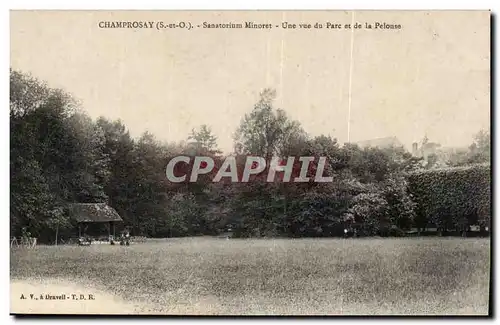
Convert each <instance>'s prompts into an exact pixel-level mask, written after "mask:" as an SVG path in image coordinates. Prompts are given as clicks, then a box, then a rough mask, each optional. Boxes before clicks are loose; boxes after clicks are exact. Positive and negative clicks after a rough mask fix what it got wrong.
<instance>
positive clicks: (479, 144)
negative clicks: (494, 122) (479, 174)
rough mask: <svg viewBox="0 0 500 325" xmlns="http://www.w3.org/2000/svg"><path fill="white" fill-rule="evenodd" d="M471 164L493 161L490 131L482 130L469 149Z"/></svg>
mask: <svg viewBox="0 0 500 325" xmlns="http://www.w3.org/2000/svg"><path fill="white" fill-rule="evenodd" d="M469 150H470V154H469V159H468V162H469V163H486V162H488V163H489V162H490V159H491V136H490V131H489V130H480V131H479V132H478V133H477V134H476V135H475V136H474V141H473V143H472V144H471V145H470V147H469Z"/></svg>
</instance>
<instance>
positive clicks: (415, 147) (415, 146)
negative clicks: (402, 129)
mask: <svg viewBox="0 0 500 325" xmlns="http://www.w3.org/2000/svg"><path fill="white" fill-rule="evenodd" d="M411 152H412V154H413V156H418V143H416V142H413V144H412V147H411Z"/></svg>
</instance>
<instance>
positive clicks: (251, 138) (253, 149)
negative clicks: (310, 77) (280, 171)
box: [234, 89, 306, 159]
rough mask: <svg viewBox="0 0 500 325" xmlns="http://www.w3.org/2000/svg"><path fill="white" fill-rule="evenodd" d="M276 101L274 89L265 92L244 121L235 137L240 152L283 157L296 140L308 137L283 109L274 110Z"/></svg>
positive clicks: (236, 147)
mask: <svg viewBox="0 0 500 325" xmlns="http://www.w3.org/2000/svg"><path fill="white" fill-rule="evenodd" d="M275 98H276V92H275V91H274V90H272V89H265V90H264V91H263V92H262V93H261V94H260V99H259V101H258V102H257V104H255V106H254V108H253V110H252V111H251V112H250V113H249V114H246V115H245V117H244V118H243V119H242V120H241V122H240V126H239V127H238V129H237V130H236V132H235V135H234V140H235V149H236V150H238V151H239V152H238V153H242V154H251V155H259V156H261V157H266V158H267V159H270V158H271V157H272V156H273V155H278V156H282V155H283V154H284V151H285V148H287V147H288V146H289V144H290V143H291V142H292V141H294V140H295V139H297V138H300V137H304V138H305V137H306V133H305V131H304V130H303V129H302V127H301V126H300V123H299V122H297V121H293V120H290V119H289V118H288V116H287V114H286V113H285V111H284V110H282V109H274V108H273V101H274V99H275Z"/></svg>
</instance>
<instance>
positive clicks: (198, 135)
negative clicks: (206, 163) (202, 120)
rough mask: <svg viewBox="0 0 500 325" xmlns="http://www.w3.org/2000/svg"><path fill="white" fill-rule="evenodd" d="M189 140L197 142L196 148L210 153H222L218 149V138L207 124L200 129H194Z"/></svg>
mask: <svg viewBox="0 0 500 325" xmlns="http://www.w3.org/2000/svg"><path fill="white" fill-rule="evenodd" d="M188 139H189V140H193V141H195V145H196V146H198V147H199V148H200V149H204V150H206V151H207V152H209V153H212V154H216V153H221V151H220V150H219V149H218V148H217V137H216V136H215V135H213V133H212V129H211V128H210V127H209V126H208V125H206V124H203V125H201V126H200V127H199V128H198V129H193V130H192V131H191V134H190V135H189V137H188Z"/></svg>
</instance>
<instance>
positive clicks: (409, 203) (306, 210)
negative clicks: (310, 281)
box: [10, 70, 490, 243]
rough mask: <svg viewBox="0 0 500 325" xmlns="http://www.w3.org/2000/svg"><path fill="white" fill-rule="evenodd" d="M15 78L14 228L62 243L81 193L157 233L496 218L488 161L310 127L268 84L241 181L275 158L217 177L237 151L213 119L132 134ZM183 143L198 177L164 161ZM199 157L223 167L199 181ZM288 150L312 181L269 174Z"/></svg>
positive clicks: (307, 232)
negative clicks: (164, 132) (436, 163)
mask: <svg viewBox="0 0 500 325" xmlns="http://www.w3.org/2000/svg"><path fill="white" fill-rule="evenodd" d="M10 83H11V87H10V88H11V89H10V171H11V175H10V186H11V188H10V201H11V210H10V226H11V227H10V230H11V234H12V235H13V236H20V235H21V231H22V229H23V228H26V229H28V230H29V231H30V232H31V233H32V234H33V236H36V237H38V238H39V241H40V242H50V243H52V242H54V239H55V238H54V237H55V234H56V233H57V234H58V235H59V236H64V237H68V236H74V234H75V224H74V221H73V220H72V219H71V218H70V216H69V215H68V213H67V212H66V210H65V207H66V206H67V205H68V204H70V203H78V202H80V203H85V202H106V203H108V204H109V205H110V206H112V207H113V208H115V209H116V210H117V211H118V213H119V214H120V216H121V217H122V218H123V220H124V223H123V225H121V226H122V227H127V228H128V229H130V231H131V234H132V235H133V236H141V235H144V236H150V237H172V236H195V235H213V234H217V233H219V232H223V231H224V230H225V229H227V228H228V227H229V226H231V228H232V229H234V230H235V232H236V236H241V237H252V236H268V237H270V236H290V237H304V236H314V237H318V236H342V235H343V233H344V232H343V231H344V228H345V227H346V226H348V225H349V223H350V222H352V221H354V222H355V223H356V224H358V225H360V227H361V228H360V229H361V230H362V232H363V233H364V234H365V235H377V234H378V235H380V234H390V233H391V232H392V233H393V234H398V231H399V230H397V229H403V230H406V229H408V228H410V227H412V226H417V227H420V228H425V226H426V224H427V223H428V222H435V223H438V224H440V225H441V226H442V227H445V228H450V227H458V226H460V227H463V226H464V225H468V224H471V223H473V222H476V221H477V222H480V223H481V224H482V225H483V226H486V225H488V224H489V213H490V211H489V204H490V197H489V195H490V188H489V186H490V185H489V184H490V178H489V167H488V168H487V169H485V167H477V166H476V167H467V168H468V169H467V168H465V169H450V170H429V171H422V161H421V158H417V157H413V156H412V154H410V153H409V152H407V151H406V150H405V149H404V148H402V147H393V148H382V149H380V148H363V149H362V148H360V147H358V146H357V145H354V144H344V145H340V144H339V143H338V141H337V139H335V138H334V137H331V136H329V135H328V136H326V135H318V136H314V137H313V136H310V135H308V134H307V133H306V132H305V131H304V130H303V129H302V126H301V125H300V123H299V122H298V121H294V120H292V119H290V118H289V117H288V116H287V114H286V113H285V111H284V110H282V109H276V108H274V107H273V101H274V99H275V96H276V94H275V92H274V91H273V90H270V89H266V90H264V91H263V92H262V93H261V96H260V99H259V101H258V102H257V103H256V104H255V106H254V107H253V109H252V110H251V111H250V112H249V113H248V114H246V115H245V117H244V118H243V119H242V120H241V121H240V124H239V126H238V128H237V132H236V133H235V148H236V149H237V150H236V151H237V152H236V153H235V154H234V155H231V156H230V157H231V158H232V159H234V162H235V166H234V167H236V169H237V175H238V180H241V179H242V173H243V169H244V166H245V162H246V158H247V157H248V156H252V155H258V156H261V157H265V158H266V164H267V165H266V169H264V171H263V172H261V173H260V174H257V175H252V176H251V177H250V180H249V182H247V183H234V182H232V181H231V179H229V178H228V177H226V178H224V179H223V181H221V182H219V183H214V182H213V178H214V177H215V175H216V174H217V172H218V171H219V170H220V169H221V168H222V167H224V165H223V163H224V162H225V159H226V158H228V156H227V155H222V153H221V152H220V151H219V150H218V149H217V138H216V137H215V135H214V134H213V133H212V131H211V129H210V127H209V126H208V125H202V126H200V127H199V128H198V129H193V130H192V132H191V134H190V135H189V139H188V140H193V141H194V143H193V142H191V143H189V142H181V143H171V142H162V141H160V140H158V139H157V138H156V137H155V136H154V135H153V134H151V133H148V132H145V133H143V134H142V135H141V136H139V137H138V138H132V137H131V135H130V133H129V131H128V130H127V127H126V126H125V125H124V124H123V123H122V122H121V121H119V120H116V121H113V120H109V119H107V118H104V117H100V118H98V119H96V120H93V119H91V118H90V117H89V116H88V115H86V114H85V113H84V112H83V110H82V109H81V107H80V106H79V105H78V103H77V102H76V101H75V100H74V99H72V97H71V95H69V94H67V93H65V92H64V91H61V90H58V89H52V88H50V87H49V86H48V85H46V84H45V83H44V82H42V81H39V80H37V79H36V78H33V77H32V76H30V75H28V74H24V73H22V72H18V71H12V70H11V74H10ZM424 142H425V144H426V145H429V144H432V143H428V139H427V140H426V139H424ZM489 150H490V146H489V132H486V131H481V132H480V133H478V135H477V136H476V137H475V139H474V144H473V145H472V146H471V147H470V150H469V152H468V153H467V154H466V155H465V157H463V158H464V159H462V158H460V159H461V160H460V159H455V161H456V162H457V164H461V163H464V164H471V163H477V162H483V161H486V162H488V161H489ZM180 154H183V155H186V156H188V157H190V158H191V164H178V165H176V169H175V171H174V173H181V174H187V175H188V177H186V181H185V182H181V183H174V182H171V181H169V180H168V179H167V178H166V175H165V168H166V166H167V163H168V162H169V160H170V159H171V158H173V157H175V156H177V155H180ZM195 156H209V157H210V158H212V159H213V160H214V165H215V168H214V169H213V170H212V171H210V172H209V173H207V174H202V175H199V176H198V179H197V181H196V182H195V183H193V182H189V176H190V175H191V170H192V168H193V164H192V162H193V161H194V157H195ZM290 156H291V157H295V163H294V165H293V171H292V178H295V177H297V176H298V175H299V174H300V171H301V163H300V161H299V160H298V158H297V157H299V156H308V157H312V158H313V159H314V160H313V162H311V163H310V164H309V167H308V169H307V174H306V176H307V177H309V178H310V181H309V182H303V183H293V182H290V183H286V182H283V177H284V173H283V172H277V173H276V175H275V181H274V182H271V183H268V182H267V181H266V180H267V175H268V171H269V163H270V161H271V157H278V158H279V159H281V162H282V163H283V164H285V163H286V162H287V160H286V159H287V157H290ZM320 157H326V165H325V166H324V171H323V175H322V176H324V177H332V178H333V182H332V183H320V182H314V176H315V175H316V172H318V171H319V168H318V167H319V166H318V161H319V158H320ZM232 167H233V166H231V168H232ZM405 175H408V176H405ZM408 182H409V183H408ZM408 188H409V189H410V191H409V190H408ZM476 219H477V220H476ZM118 230H119V229H118Z"/></svg>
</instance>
